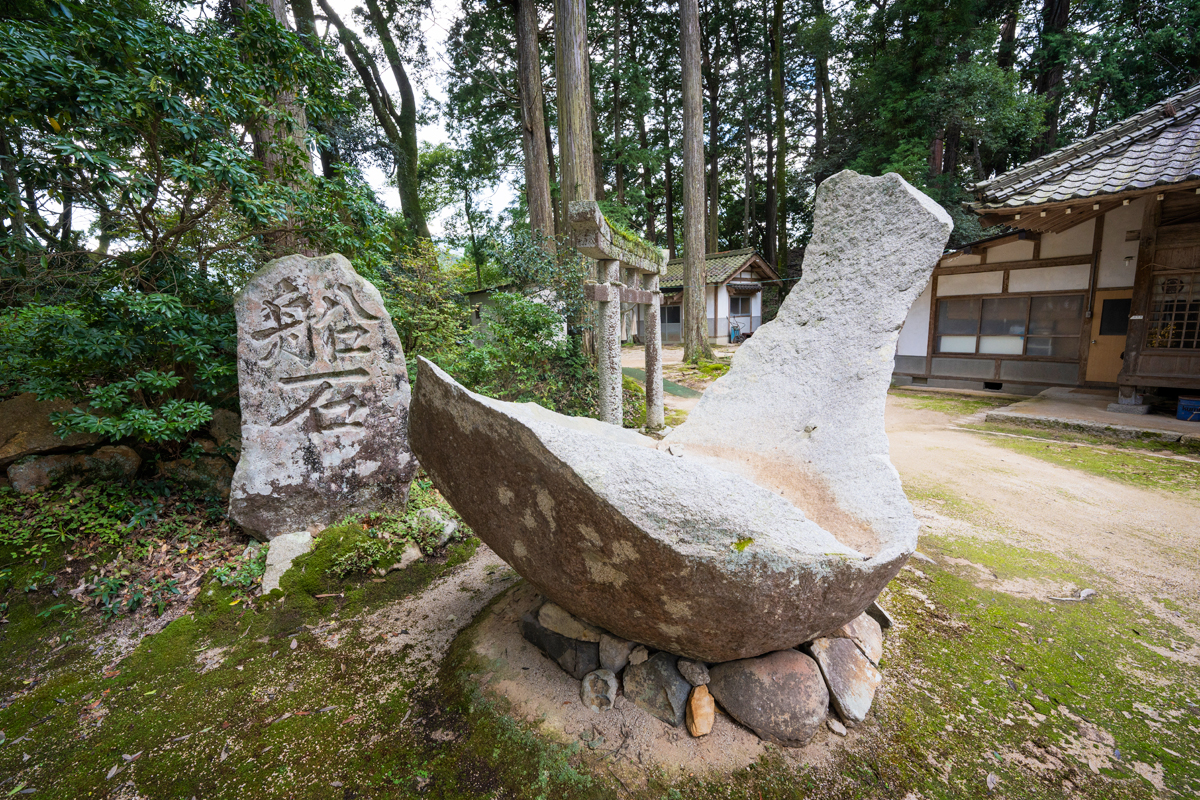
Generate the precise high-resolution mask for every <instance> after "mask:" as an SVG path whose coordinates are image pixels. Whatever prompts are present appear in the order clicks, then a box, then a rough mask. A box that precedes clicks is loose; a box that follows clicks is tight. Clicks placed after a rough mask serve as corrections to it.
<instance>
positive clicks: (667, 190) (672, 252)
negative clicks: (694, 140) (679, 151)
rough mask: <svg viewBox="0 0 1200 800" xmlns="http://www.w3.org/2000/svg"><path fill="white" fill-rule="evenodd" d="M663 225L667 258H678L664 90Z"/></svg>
mask: <svg viewBox="0 0 1200 800" xmlns="http://www.w3.org/2000/svg"><path fill="white" fill-rule="evenodd" d="M662 111H663V204H664V207H663V225H664V226H665V227H666V234H667V257H668V258H678V248H677V247H676V246H675V176H674V175H672V174H671V117H670V106H668V105H667V93H666V90H665V89H664V90H663V107H662Z"/></svg>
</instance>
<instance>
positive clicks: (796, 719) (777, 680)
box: [708, 642, 854, 747]
mask: <svg viewBox="0 0 1200 800" xmlns="http://www.w3.org/2000/svg"><path fill="white" fill-rule="evenodd" d="M847 644H849V642H847ZM850 646H851V647H853V646H854V645H852V644H851V645H850ZM709 674H710V675H711V676H712V680H711V681H710V682H709V684H708V689H709V691H711V692H712V694H713V697H715V698H716V700H717V702H718V703H720V704H721V707H722V708H724V709H725V710H726V711H727V712H729V715H730V716H731V717H733V718H734V719H736V720H737V721H738V722H740V723H742V724H743V725H745V726H746V727H747V728H750V729H751V730H752V731H754V732H755V733H757V734H758V735H759V736H760V737H761V738H763V739H766V740H767V741H768V742H774V743H775V744H778V745H782V746H784V747H799V746H802V745H804V744H806V743H807V742H808V740H809V739H811V738H812V737H813V734H815V733H816V732H817V729H818V728H819V727H820V726H821V722H822V721H823V720H824V719H825V715H826V713H827V712H828V709H829V690H828V689H826V688H825V681H824V680H822V678H821V672H820V670H819V669H818V668H817V664H816V662H815V661H813V660H812V659H811V658H809V657H808V656H806V655H805V654H804V653H801V652H800V651H798V650H780V651H778V652H775V653H769V654H767V655H765V656H762V657H760V658H747V659H741V660H738V661H729V662H726V663H724V664H714V665H713V666H712V668H711V669H710V670H709Z"/></svg>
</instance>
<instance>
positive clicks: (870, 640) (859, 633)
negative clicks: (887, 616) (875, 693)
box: [830, 614, 883, 666]
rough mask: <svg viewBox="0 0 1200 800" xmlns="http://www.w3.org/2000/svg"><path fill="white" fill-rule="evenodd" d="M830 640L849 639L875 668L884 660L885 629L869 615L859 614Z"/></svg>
mask: <svg viewBox="0 0 1200 800" xmlns="http://www.w3.org/2000/svg"><path fill="white" fill-rule="evenodd" d="M830 638H841V639H849V640H850V641H852V642H854V644H856V645H857V646H858V649H859V650H861V651H862V654H863V655H865V656H866V657H867V658H869V659H870V660H871V663H872V664H874V665H875V666H879V659H881V658H883V629H882V628H881V627H879V623H878V622H876V621H875V620H874V619H872V618H871V616H870V615H869V614H859V615H858V616H857V617H855V618H854V619H852V620H850V621H849V622H847V623H846V624H845V625H843V626H842V627H841V628H839V629H838V630H837V633H835V634H834V635H833V636H831V637H830Z"/></svg>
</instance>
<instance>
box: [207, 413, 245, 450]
mask: <svg viewBox="0 0 1200 800" xmlns="http://www.w3.org/2000/svg"><path fill="white" fill-rule="evenodd" d="M208 434H209V436H211V437H212V438H213V441H214V442H216V444H217V446H218V447H228V448H229V449H230V450H232V451H233V454H234V455H233V460H234V461H237V460H238V458H239V457H240V456H241V454H242V418H241V417H240V416H238V415H237V414H236V413H235V412H233V411H229V410H228V409H225V408H218V409H215V410H214V411H213V418H212V422H210V423H208Z"/></svg>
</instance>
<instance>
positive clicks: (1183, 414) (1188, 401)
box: [1175, 397, 1200, 422]
mask: <svg viewBox="0 0 1200 800" xmlns="http://www.w3.org/2000/svg"><path fill="white" fill-rule="evenodd" d="M1175 419H1182V420H1184V421H1186V422H1200V397H1181V398H1179V406H1178V408H1177V409H1176V411H1175Z"/></svg>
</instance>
